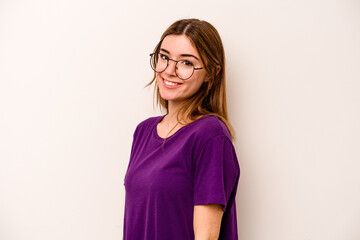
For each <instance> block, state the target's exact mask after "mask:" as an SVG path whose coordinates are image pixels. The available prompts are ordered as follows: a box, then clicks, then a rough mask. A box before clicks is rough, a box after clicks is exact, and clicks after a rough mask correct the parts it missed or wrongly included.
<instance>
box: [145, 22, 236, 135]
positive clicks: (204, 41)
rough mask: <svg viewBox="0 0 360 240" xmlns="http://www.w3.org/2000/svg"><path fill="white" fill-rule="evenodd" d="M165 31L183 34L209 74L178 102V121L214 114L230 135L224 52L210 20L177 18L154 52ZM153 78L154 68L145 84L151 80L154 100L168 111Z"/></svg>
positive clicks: (169, 33)
mask: <svg viewBox="0 0 360 240" xmlns="http://www.w3.org/2000/svg"><path fill="white" fill-rule="evenodd" d="M168 35H185V36H187V37H188V38H189V39H190V41H191V42H192V43H193V44H194V46H195V48H196V50H197V51H198V53H199V55H200V59H201V61H202V62H203V63H204V64H205V65H204V70H205V71H206V73H207V75H208V76H209V81H205V82H204V83H203V84H202V85H201V87H200V89H199V90H198V92H197V93H196V94H194V95H193V96H192V97H190V98H189V99H188V100H187V101H185V102H184V104H183V105H182V106H181V108H180V110H179V112H178V115H177V118H178V121H180V120H179V119H182V120H183V119H188V120H189V121H190V122H193V121H196V120H198V119H199V118H201V117H202V116H204V115H215V116H217V117H218V118H219V119H220V120H221V121H222V122H224V124H225V125H226V127H227V129H228V131H229V133H230V136H231V139H233V138H234V133H233V129H232V127H231V125H230V123H229V121H228V114H227V105H226V86H225V53H224V47H223V44H222V41H221V38H220V35H219V33H218V31H217V30H216V29H215V28H214V26H212V25H211V24H210V23H208V22H206V21H202V20H199V19H182V20H178V21H176V22H174V23H173V24H172V25H171V26H170V27H169V28H168V29H167V30H166V31H165V32H164V33H163V35H162V36H161V39H160V41H159V43H158V44H157V45H156V47H155V49H154V53H158V52H159V51H160V47H161V44H162V42H163V40H164V38H165V37H166V36H168ZM217 71H219V72H217ZM155 80H156V73H155V72H154V77H153V79H152V80H151V81H150V82H149V83H148V84H147V86H150V85H151V84H152V83H153V82H155V86H154V87H155V88H154V97H155V95H156V102H157V104H158V105H160V107H162V108H165V109H166V111H167V112H168V101H167V100H165V99H163V98H162V97H161V95H160V91H159V86H158V84H157V82H156V81H155ZM179 116H182V117H181V118H180V117H179ZM188 123H189V122H187V124H188Z"/></svg>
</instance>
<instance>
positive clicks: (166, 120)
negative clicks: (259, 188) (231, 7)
mask: <svg viewBox="0 0 360 240" xmlns="http://www.w3.org/2000/svg"><path fill="white" fill-rule="evenodd" d="M150 56H151V57H150V63H151V67H152V68H153V70H154V78H153V80H152V81H151V82H150V83H149V85H151V84H152V83H154V84H155V94H156V97H157V102H158V103H159V104H160V106H161V107H162V108H164V109H165V110H166V114H165V115H164V116H158V117H151V118H149V119H147V120H145V121H143V122H141V123H140V124H139V125H138V126H137V128H136V130H135V133H134V138H133V144H132V149H131V156H130V161H129V165H128V169H127V172H126V175H125V179H124V185H125V190H126V195H125V196H126V197H125V214H124V238H123V239H124V240H140V239H141V240H144V239H149V240H150V239H151V240H190V239H196V240H202V239H204V240H205V239H206V240H208V239H227V240H230V239H231V240H233V239H238V235H237V220H236V207H235V195H236V191H237V186H238V181H239V177H240V167H239V163H238V160H237V157H236V153H235V150H234V147H233V144H232V137H233V134H232V130H231V127H230V124H229V122H228V116H227V109H226V94H225V56H224V49H223V45H222V42H221V39H220V36H219V34H218V32H217V30H216V29H215V28H214V27H213V26H212V25H211V24H209V23H208V22H206V21H200V20H197V19H183V20H179V21H177V22H175V23H173V24H172V25H171V26H170V27H169V28H168V29H167V30H166V31H165V32H164V34H163V35H162V37H161V39H160V42H159V43H158V45H157V46H156V48H155V50H154V52H153V53H152V54H150Z"/></svg>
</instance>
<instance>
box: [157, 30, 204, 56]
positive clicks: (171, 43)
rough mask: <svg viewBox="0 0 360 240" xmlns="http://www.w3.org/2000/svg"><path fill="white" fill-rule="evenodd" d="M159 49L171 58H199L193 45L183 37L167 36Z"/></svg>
mask: <svg viewBox="0 0 360 240" xmlns="http://www.w3.org/2000/svg"><path fill="white" fill-rule="evenodd" d="M161 48H163V49H166V50H167V51H169V52H170V53H171V55H172V56H179V55H181V54H191V55H194V56H196V57H199V54H198V52H197V51H196V49H195V46H194V44H193V43H192V42H191V41H190V39H189V38H188V37H187V36H185V35H168V36H166V37H165V38H164V40H163V42H162V43H161Z"/></svg>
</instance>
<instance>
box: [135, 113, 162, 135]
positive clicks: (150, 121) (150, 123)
mask: <svg viewBox="0 0 360 240" xmlns="http://www.w3.org/2000/svg"><path fill="white" fill-rule="evenodd" d="M163 117H164V116H155V117H149V118H147V119H145V120H143V121H141V122H140V123H139V124H138V125H137V126H136V129H135V132H134V135H136V134H139V132H143V131H147V130H149V129H150V128H152V127H154V126H155V125H156V124H157V123H158V122H159V121H160V120H161V119H162V118H163Z"/></svg>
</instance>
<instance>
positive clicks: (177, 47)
mask: <svg viewBox="0 0 360 240" xmlns="http://www.w3.org/2000/svg"><path fill="white" fill-rule="evenodd" d="M160 53H161V54H162V57H163V58H170V59H173V60H180V59H181V60H186V61H187V62H191V63H192V64H193V65H194V67H195V68H200V67H204V65H203V63H202V62H201V60H200V56H199V54H198V52H197V51H196V49H195V47H194V46H193V44H192V42H191V41H190V40H189V39H188V37H186V36H185V35H168V36H166V37H165V38H164V40H163V42H162V44H161V47H160ZM164 55H165V56H164ZM175 64H176V62H174V61H171V60H170V61H169V65H168V67H167V68H166V69H165V71H163V72H161V73H156V80H157V83H158V86H159V91H160V95H161V97H162V98H163V99H165V100H168V101H169V103H170V102H173V103H181V102H183V101H184V100H186V99H188V98H189V97H192V96H193V95H194V94H196V92H197V91H198V90H199V88H200V87H201V85H202V84H203V82H204V81H206V80H207V76H206V72H205V69H200V70H195V71H194V73H193V75H192V76H191V77H190V78H189V79H187V80H182V79H180V78H178V77H177V76H176V73H175ZM179 64H180V63H179Z"/></svg>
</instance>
